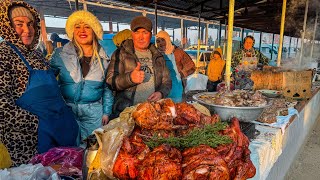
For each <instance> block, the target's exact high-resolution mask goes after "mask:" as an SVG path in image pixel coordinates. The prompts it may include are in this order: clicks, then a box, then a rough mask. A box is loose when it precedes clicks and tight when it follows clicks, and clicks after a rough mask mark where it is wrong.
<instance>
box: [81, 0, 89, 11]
mask: <svg viewBox="0 0 320 180" xmlns="http://www.w3.org/2000/svg"><path fill="white" fill-rule="evenodd" d="M82 5H83V10H85V11H88V6H87V2H86V1H85V0H82Z"/></svg>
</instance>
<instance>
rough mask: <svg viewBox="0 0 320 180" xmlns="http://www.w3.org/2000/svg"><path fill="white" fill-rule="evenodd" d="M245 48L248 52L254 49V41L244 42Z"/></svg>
mask: <svg viewBox="0 0 320 180" xmlns="http://www.w3.org/2000/svg"><path fill="white" fill-rule="evenodd" d="M243 47H244V48H245V49H246V50H249V49H251V48H252V47H253V40H252V39H251V38H247V39H246V41H245V42H244V45H243Z"/></svg>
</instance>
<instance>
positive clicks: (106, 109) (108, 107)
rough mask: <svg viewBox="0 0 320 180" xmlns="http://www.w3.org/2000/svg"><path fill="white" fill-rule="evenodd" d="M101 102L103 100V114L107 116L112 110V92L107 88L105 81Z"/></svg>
mask: <svg viewBox="0 0 320 180" xmlns="http://www.w3.org/2000/svg"><path fill="white" fill-rule="evenodd" d="M102 102H103V114H104V115H108V116H109V115H110V114H111V112H112V105H113V94H112V91H111V90H110V89H109V88H108V86H107V84H106V83H104V89H103V97H102Z"/></svg>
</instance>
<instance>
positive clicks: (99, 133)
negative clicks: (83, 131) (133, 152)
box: [88, 105, 138, 179]
mask: <svg viewBox="0 0 320 180" xmlns="http://www.w3.org/2000/svg"><path fill="white" fill-rule="evenodd" d="M137 106H138V105H136V106H132V107H127V108H126V109H125V110H124V111H123V112H121V113H120V116H119V117H118V118H116V119H113V120H112V121H110V122H109V123H108V124H107V125H106V126H103V127H102V128H101V129H98V130H95V132H94V133H95V135H96V137H97V140H98V143H99V150H100V148H101V153H99V150H98V153H97V156H96V158H99V159H98V160H97V159H95V160H94V161H93V163H92V166H96V164H97V163H98V164H99V166H100V168H101V169H99V168H95V170H94V171H92V172H90V170H89V175H88V177H89V178H92V177H94V176H97V174H101V170H102V172H103V174H104V175H106V176H107V177H108V178H109V179H115V178H114V176H113V165H114V163H115V161H116V159H117V156H118V153H119V151H120V148H121V146H122V142H123V138H124V137H126V136H129V135H130V134H131V132H132V131H133V128H134V125H135V122H134V120H133V119H132V117H131V113H132V112H133V111H134V110H135V109H136V107H137ZM89 169H92V168H89Z"/></svg>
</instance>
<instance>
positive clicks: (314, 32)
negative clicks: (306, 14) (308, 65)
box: [310, 9, 318, 58]
mask: <svg viewBox="0 0 320 180" xmlns="http://www.w3.org/2000/svg"><path fill="white" fill-rule="evenodd" d="M316 13H317V14H316V19H315V20H314V28H313V36H312V45H311V52H310V57H311V58H312V54H313V45H314V38H315V36H316V31H317V26H318V9H317V11H316Z"/></svg>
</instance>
